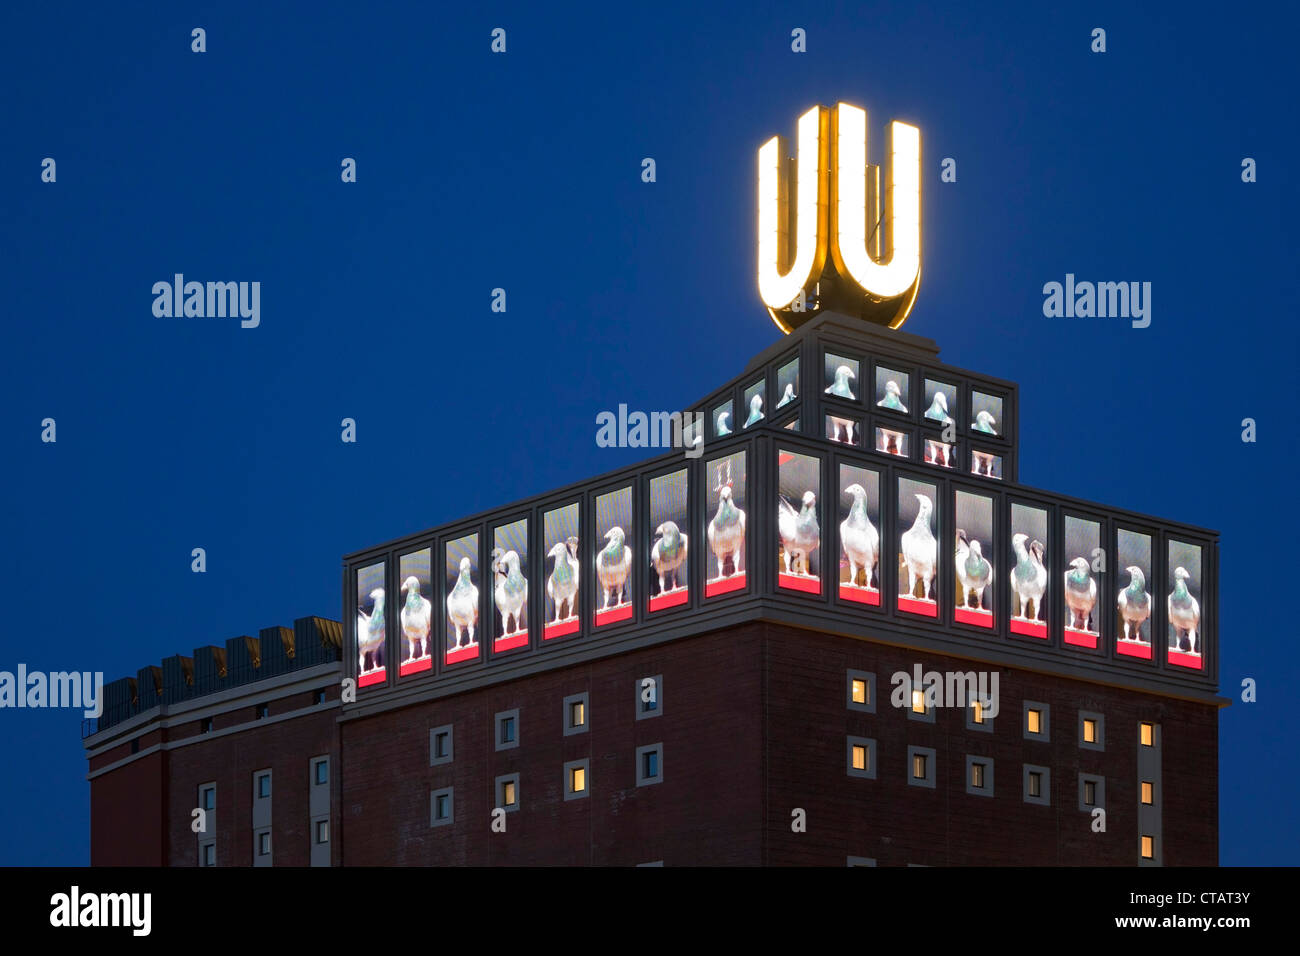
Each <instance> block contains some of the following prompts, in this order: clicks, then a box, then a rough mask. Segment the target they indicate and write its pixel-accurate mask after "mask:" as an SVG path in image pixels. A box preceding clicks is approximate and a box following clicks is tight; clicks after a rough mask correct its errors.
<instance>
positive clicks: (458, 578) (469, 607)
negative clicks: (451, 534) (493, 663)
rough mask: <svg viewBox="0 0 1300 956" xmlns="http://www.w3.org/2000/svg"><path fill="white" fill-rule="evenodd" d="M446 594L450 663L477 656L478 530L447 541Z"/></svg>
mask: <svg viewBox="0 0 1300 956" xmlns="http://www.w3.org/2000/svg"><path fill="white" fill-rule="evenodd" d="M446 574H447V577H446V581H447V596H446V597H445V598H444V599H443V609H444V611H445V612H446V615H447V653H446V661H447V663H448V664H458V663H460V662H461V661H472V660H475V659H477V658H478V623H479V622H478V617H479V608H480V606H481V605H480V603H479V590H478V582H479V580H480V577H479V564H478V532H475V533H474V534H467V535H464V536H462V537H459V538H455V539H453V540H451V541H448V542H447V547H446Z"/></svg>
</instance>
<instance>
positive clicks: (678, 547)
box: [650, 521, 689, 594]
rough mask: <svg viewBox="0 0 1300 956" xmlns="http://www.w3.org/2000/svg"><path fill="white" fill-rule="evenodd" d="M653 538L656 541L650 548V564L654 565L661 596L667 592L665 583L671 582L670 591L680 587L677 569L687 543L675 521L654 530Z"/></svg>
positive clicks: (682, 559) (683, 558)
mask: <svg viewBox="0 0 1300 956" xmlns="http://www.w3.org/2000/svg"><path fill="white" fill-rule="evenodd" d="M655 537H656V538H657V540H656V541H655V543H654V545H653V546H652V547H651V548H650V563H651V564H652V565H654V569H655V573H656V574H658V575H659V593H660V594H663V593H664V592H665V591H667V590H668V587H667V586H666V582H667V581H668V580H670V579H671V580H672V582H673V587H672V590H674V591H675V590H677V588H679V587H681V582H680V581H678V580H677V569H678V568H680V567H681V566H682V562H684V561H685V560H686V550H687V545H688V543H689V542H687V540H686V535H684V534H682V533H681V531H680V530H679V529H678V527H677V523H676V522H675V521H665V522H664V523H663V524H661V525H660V526H659V527H657V528H655Z"/></svg>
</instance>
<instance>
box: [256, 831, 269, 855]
mask: <svg viewBox="0 0 1300 956" xmlns="http://www.w3.org/2000/svg"><path fill="white" fill-rule="evenodd" d="M257 855H258V856H270V855H271V831H270V830H263V831H262V832H261V833H259V834H258V835H257Z"/></svg>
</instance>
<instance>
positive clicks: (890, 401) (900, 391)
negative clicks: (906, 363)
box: [876, 365, 912, 414]
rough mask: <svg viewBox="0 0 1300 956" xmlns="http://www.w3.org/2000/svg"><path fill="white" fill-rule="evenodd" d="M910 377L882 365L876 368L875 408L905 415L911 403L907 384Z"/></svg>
mask: <svg viewBox="0 0 1300 956" xmlns="http://www.w3.org/2000/svg"><path fill="white" fill-rule="evenodd" d="M911 380H912V377H911V376H910V375H908V374H907V373H906V372H899V371H897V370H895V369H892V368H886V367H885V366H883V365H877V366H876V407H877V408H884V409H888V410H889V411H891V412H900V413H903V414H906V413H907V408H908V406H909V405H910V404H911V403H912V397H911V392H910V391H909V384H908V383H909V382H911Z"/></svg>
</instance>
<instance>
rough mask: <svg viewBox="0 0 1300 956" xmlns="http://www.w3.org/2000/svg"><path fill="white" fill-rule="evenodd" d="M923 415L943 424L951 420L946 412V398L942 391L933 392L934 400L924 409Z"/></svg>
mask: <svg viewBox="0 0 1300 956" xmlns="http://www.w3.org/2000/svg"><path fill="white" fill-rule="evenodd" d="M925 417H926V418H928V419H930V420H931V421H934V422H943V423H944V424H945V425H946V424H948V422H950V421H952V417H951V416H950V415H949V414H948V399H947V397H945V396H944V394H943V392H935V393H934V401H933V402H931V403H930V407H929V408H927V409H926V410H925Z"/></svg>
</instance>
